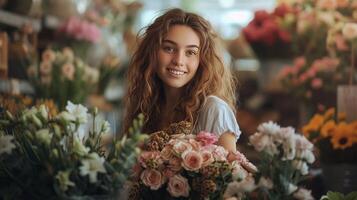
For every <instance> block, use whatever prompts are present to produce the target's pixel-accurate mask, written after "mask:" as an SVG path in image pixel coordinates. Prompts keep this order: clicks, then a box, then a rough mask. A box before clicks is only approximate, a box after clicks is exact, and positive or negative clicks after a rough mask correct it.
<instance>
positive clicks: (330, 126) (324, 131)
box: [320, 120, 336, 138]
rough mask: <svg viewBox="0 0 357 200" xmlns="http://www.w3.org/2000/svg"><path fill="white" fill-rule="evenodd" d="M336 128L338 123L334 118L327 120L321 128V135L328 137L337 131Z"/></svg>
mask: <svg viewBox="0 0 357 200" xmlns="http://www.w3.org/2000/svg"><path fill="white" fill-rule="evenodd" d="M335 128H336V123H335V121H333V120H329V121H327V122H326V123H325V124H324V125H323V126H322V128H321V131H320V135H321V136H322V137H323V138H326V137H328V136H331V135H332V134H333V132H334V131H335Z"/></svg>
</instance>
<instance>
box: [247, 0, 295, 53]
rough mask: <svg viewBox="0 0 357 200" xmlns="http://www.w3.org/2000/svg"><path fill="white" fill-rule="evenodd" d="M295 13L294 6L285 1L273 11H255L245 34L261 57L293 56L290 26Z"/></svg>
mask: <svg viewBox="0 0 357 200" xmlns="http://www.w3.org/2000/svg"><path fill="white" fill-rule="evenodd" d="M294 13H295V11H294V10H293V9H292V7H290V6H289V5H287V4H284V3H282V4H280V5H279V6H278V7H276V8H275V10H274V12H272V13H268V12H267V11H265V10H258V11H256V12H255V14H254V18H253V20H252V21H251V22H249V24H248V25H247V26H246V27H245V28H244V29H243V34H244V36H245V38H246V40H247V41H248V42H249V43H250V44H251V46H252V48H253V50H254V52H255V53H256V54H257V56H258V57H259V58H267V57H290V56H291V51H289V49H290V42H291V33H290V31H289V27H290V24H291V21H292V17H293V16H294V15H293V14H294Z"/></svg>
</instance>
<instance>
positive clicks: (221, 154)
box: [212, 146, 228, 161]
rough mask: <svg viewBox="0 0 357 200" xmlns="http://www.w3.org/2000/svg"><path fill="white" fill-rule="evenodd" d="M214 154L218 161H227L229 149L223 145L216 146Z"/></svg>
mask: <svg viewBox="0 0 357 200" xmlns="http://www.w3.org/2000/svg"><path fill="white" fill-rule="evenodd" d="M212 155H213V158H214V159H215V160H216V161H226V160H227V156H228V151H227V150H226V149H225V148H224V147H222V146H216V148H215V149H214V150H213V151H212Z"/></svg>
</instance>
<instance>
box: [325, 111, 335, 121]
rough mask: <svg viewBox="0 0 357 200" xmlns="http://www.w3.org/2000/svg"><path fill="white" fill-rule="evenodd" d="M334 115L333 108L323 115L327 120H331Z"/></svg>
mask: <svg viewBox="0 0 357 200" xmlns="http://www.w3.org/2000/svg"><path fill="white" fill-rule="evenodd" d="M334 115H335V108H330V109H328V110H327V111H326V112H325V114H324V119H325V120H328V119H331V118H332V117H333V116H334Z"/></svg>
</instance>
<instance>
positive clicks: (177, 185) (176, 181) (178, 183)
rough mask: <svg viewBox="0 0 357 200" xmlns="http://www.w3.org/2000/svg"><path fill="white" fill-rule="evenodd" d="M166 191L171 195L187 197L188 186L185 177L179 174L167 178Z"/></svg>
mask: <svg viewBox="0 0 357 200" xmlns="http://www.w3.org/2000/svg"><path fill="white" fill-rule="evenodd" d="M167 191H168V192H169V193H170V194H171V195H172V196H173V197H180V196H182V197H188V195H189V193H190V187H189V185H188V181H187V179H186V178H185V177H183V176H181V175H175V176H173V177H171V178H170V179H169V183H168V184H167Z"/></svg>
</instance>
